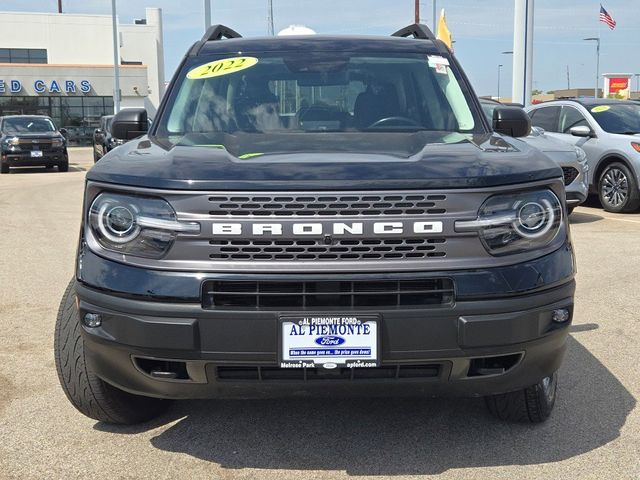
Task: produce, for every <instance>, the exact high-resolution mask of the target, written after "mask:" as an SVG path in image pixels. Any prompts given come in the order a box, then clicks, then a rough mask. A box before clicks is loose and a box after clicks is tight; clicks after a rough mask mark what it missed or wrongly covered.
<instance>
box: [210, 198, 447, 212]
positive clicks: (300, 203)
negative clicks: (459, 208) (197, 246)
mask: <svg viewBox="0 0 640 480" xmlns="http://www.w3.org/2000/svg"><path fill="white" fill-rule="evenodd" d="M446 198H447V197H446V195H420V194H414V193H407V194H402V193H399V194H393V195H370V194H348V195H322V194H317V195H315V194H314V195H268V194H266V195H265V194H262V195H246V196H239V195H216V196H211V197H209V202H210V205H209V206H210V211H209V214H210V215H213V216H230V217H231V216H245V217H246V216H250V215H254V216H259V217H298V216H311V217H313V216H320V215H321V216H323V217H341V216H382V215H441V214H444V213H446V209H445V208H443V206H442V202H443V201H444V200H446Z"/></svg>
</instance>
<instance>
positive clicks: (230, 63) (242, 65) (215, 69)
mask: <svg viewBox="0 0 640 480" xmlns="http://www.w3.org/2000/svg"><path fill="white" fill-rule="evenodd" d="M256 63H258V59H257V58H255V57H233V58H223V59H222V60H216V61H215V62H209V63H205V64H204V65H200V66H199V67H196V68H193V69H191V70H189V73H187V78H188V79H189V80H200V79H202V78H212V77H220V76H222V75H229V74H230V73H235V72H239V71H240V70H244V69H246V68H251V67H253V66H254V65H255V64H256Z"/></svg>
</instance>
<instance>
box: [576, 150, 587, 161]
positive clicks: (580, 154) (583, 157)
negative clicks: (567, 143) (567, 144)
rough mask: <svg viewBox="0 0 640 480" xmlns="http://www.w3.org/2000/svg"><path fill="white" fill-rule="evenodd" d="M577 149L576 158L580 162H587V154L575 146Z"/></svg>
mask: <svg viewBox="0 0 640 480" xmlns="http://www.w3.org/2000/svg"><path fill="white" fill-rule="evenodd" d="M574 148H575V149H576V158H577V160H578V162H579V163H586V161H587V154H586V153H585V152H584V150H583V149H581V148H580V147H574Z"/></svg>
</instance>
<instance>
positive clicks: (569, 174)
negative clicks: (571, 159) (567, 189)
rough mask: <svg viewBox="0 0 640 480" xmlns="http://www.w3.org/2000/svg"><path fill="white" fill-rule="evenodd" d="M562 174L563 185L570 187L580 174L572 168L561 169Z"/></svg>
mask: <svg viewBox="0 0 640 480" xmlns="http://www.w3.org/2000/svg"><path fill="white" fill-rule="evenodd" d="M562 173H563V175H564V184H565V185H571V183H573V181H574V180H575V179H576V178H578V175H579V174H580V172H579V171H578V170H576V169H575V168H573V167H562Z"/></svg>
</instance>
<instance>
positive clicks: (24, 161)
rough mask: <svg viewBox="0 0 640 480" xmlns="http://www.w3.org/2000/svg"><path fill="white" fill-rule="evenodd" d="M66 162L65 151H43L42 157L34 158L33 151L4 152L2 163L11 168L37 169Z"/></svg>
mask: <svg viewBox="0 0 640 480" xmlns="http://www.w3.org/2000/svg"><path fill="white" fill-rule="evenodd" d="M65 160H66V152H65V150H64V149H62V148H61V149H55V150H54V149H52V150H46V151H44V150H43V151H42V156H41V157H32V156H31V151H25V152H6V151H3V152H2V162H3V163H5V164H7V165H9V166H11V167H37V166H42V165H57V164H58V163H61V162H64V161H65Z"/></svg>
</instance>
